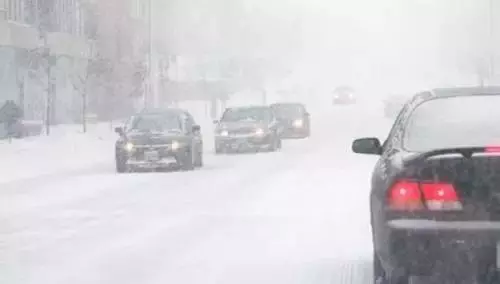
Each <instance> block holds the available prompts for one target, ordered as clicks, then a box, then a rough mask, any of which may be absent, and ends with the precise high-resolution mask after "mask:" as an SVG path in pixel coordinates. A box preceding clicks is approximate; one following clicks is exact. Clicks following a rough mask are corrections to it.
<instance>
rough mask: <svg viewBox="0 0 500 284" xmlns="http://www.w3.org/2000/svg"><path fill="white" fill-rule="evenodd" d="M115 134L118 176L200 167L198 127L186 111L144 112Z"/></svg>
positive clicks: (201, 164)
mask: <svg viewBox="0 0 500 284" xmlns="http://www.w3.org/2000/svg"><path fill="white" fill-rule="evenodd" d="M115 131H116V132H117V133H118V134H119V135H120V138H119V139H118V141H117V142H116V146H115V157H116V170H117V172H119V173H123V172H131V171H134V170H139V169H149V170H154V169H168V168H172V167H177V168H180V169H182V170H193V169H194V168H195V167H201V166H203V139H202V136H201V132H200V126H199V125H197V124H196V123H195V121H194V118H193V116H192V115H191V114H189V113H188V112H187V111H184V110H180V109H165V110H153V111H143V112H140V113H138V114H136V115H134V116H132V117H131V118H130V119H129V120H128V122H127V123H126V126H125V127H124V128H121V127H118V128H116V129H115Z"/></svg>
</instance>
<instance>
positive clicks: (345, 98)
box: [333, 86, 356, 105]
mask: <svg viewBox="0 0 500 284" xmlns="http://www.w3.org/2000/svg"><path fill="white" fill-rule="evenodd" d="M354 103H356V97H355V91H354V89H353V88H351V87H348V86H340V87H337V88H335V90H333V104H334V105H349V104H354Z"/></svg>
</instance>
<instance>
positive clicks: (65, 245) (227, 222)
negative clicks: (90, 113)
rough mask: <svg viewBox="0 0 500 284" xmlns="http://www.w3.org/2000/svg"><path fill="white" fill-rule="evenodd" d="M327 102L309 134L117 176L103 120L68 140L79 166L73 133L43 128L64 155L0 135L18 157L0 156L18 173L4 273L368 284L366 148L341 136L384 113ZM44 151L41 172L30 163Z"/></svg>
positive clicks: (4, 233)
mask: <svg viewBox="0 0 500 284" xmlns="http://www.w3.org/2000/svg"><path fill="white" fill-rule="evenodd" d="M200 108H201V107H200ZM325 109H326V108H325V107H323V111H319V110H320V108H317V109H315V110H311V113H312V120H313V131H312V133H313V134H312V137H311V138H310V139H307V140H296V141H286V142H285V144H284V148H283V150H282V151H281V152H278V153H268V154H264V153H263V154H258V155H230V156H213V155H212V154H211V153H208V154H207V155H206V158H205V163H206V167H204V168H203V169H201V170H197V171H195V172H179V173H154V174H127V175H118V174H115V172H114V165H113V160H112V156H113V155H112V154H113V152H112V141H113V139H112V138H111V136H109V137H108V135H110V133H112V132H110V131H104V130H103V132H102V134H98V133H99V131H96V132H95V133H96V134H94V135H87V136H85V137H86V138H81V137H80V139H81V140H85V139H88V140H90V141H88V142H87V143H88V144H86V145H80V144H78V145H76V146H74V147H77V148H74V149H77V150H76V151H75V152H76V153H78V158H77V160H78V161H84V163H85V164H84V165H79V164H78V163H73V165H72V163H70V162H67V160H68V159H69V157H68V156H69V153H67V152H66V151H67V149H71V147H69V146H68V145H71V144H72V141H74V140H73V139H75V138H74V137H75V136H72V138H71V139H70V138H68V139H66V140H64V139H59V140H57V139H55V138H54V139H55V140H57V141H52V142H50V141H49V140H50V138H45V139H47V145H49V144H51V143H52V145H58V144H56V143H61V147H67V148H65V149H66V150H64V151H63V153H60V154H59V153H56V151H53V147H52V148H51V147H49V146H46V149H49V150H50V151H53V152H50V153H39V154H40V156H38V155H37V156H34V155H33V156H31V157H30V156H28V155H27V154H26V155H25V156H22V155H23V154H22V151H21V152H19V153H18V154H12V153H17V152H16V151H14V152H12V151H13V150H18V148H15V149H10V150H9V149H8V148H7V147H9V146H5V145H0V151H2V153H4V152H5V153H10V154H8V155H10V156H8V155H7V156H8V158H7V163H9V162H12V164H14V165H15V167H10V166H9V165H8V164H4V161H5V160H4V158H2V161H1V163H2V170H4V169H5V171H8V172H9V173H13V175H14V176H10V178H4V177H3V175H2V180H0V224H1V226H0V283H9V284H17V283H22V284H31V283H33V284H35V283H36V284H45V283H47V284H59V283H61V284H67V283H72V284H79V283H81V284H92V283H99V284H108V283H113V284H115V283H120V284H128V283H131V284H132V283H134V284H136V283H148V284H149V283H151V284H156V283H162V284H163V283H183V284H184V283H188V284H191V283H193V284H199V283H206V284H208V283H214V284H226V283H227V284H234V283H239V284H246V283H252V284H254V283H270V284H271V283H272V284H280V283H287V284H288V283H304V284H306V283H307V284H310V283H354V284H361V283H363V284H365V283H370V273H371V241H370V229H369V215H368V195H367V193H368V184H369V175H370V172H371V169H372V166H373V163H374V161H375V157H367V156H356V155H354V154H351V153H350V142H351V140H352V138H354V137H356V136H361V135H368V136H370V135H382V134H385V132H386V130H387V127H388V122H387V121H386V120H384V119H383V118H381V111H379V110H376V111H375V110H373V109H371V108H370V107H356V106H354V107H351V106H346V107H342V106H340V107H331V108H328V110H327V111H325ZM200 112H201V110H200ZM195 116H197V115H196V114H195ZM198 116H201V115H198ZM207 121H208V120H204V121H203V123H201V124H202V127H204V129H206V131H205V134H206V135H205V137H206V139H207V140H211V137H210V135H209V133H210V132H211V131H210V130H211V128H210V127H211V126H210V125H209V122H207ZM108 130H109V129H108ZM89 137H90V138H89ZM99 137H100V138H99ZM99 141H101V142H99ZM207 142H210V141H207ZM21 144H26V145H28V146H26V147H28V148H29V142H28V141H26V142H23V143H21ZM12 147H19V149H21V150H22V147H21V146H20V144H16V146H12ZM207 150H208V151H207V152H212V151H211V149H207ZM26 151H29V150H26ZM31 153H33V151H32V152H31ZM73 154H74V153H73ZM16 155H17V157H20V158H19V159H22V161H23V162H24V163H25V164H26V166H27V169H28V173H26V174H24V175H23V174H21V173H18V172H22V171H21V168H20V165H21V164H20V163H17V164H16V158H15V157H16ZM40 157H44V158H43V159H41V158H40ZM40 160H41V161H45V162H46V165H47V166H46V167H45V168H47V169H50V174H48V173H44V172H43V171H42V173H41V174H35V173H36V170H35V168H37V167H42V169H43V168H44V164H40ZM59 162H62V163H63V165H64V166H54V165H53V164H57V163H59Z"/></svg>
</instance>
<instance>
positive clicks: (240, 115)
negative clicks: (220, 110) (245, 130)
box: [221, 107, 272, 122]
mask: <svg viewBox="0 0 500 284" xmlns="http://www.w3.org/2000/svg"><path fill="white" fill-rule="evenodd" d="M271 117H272V114H271V109H270V108H267V107H255V108H234V109H228V110H226V111H225V112H224V115H222V119H221V121H224V122H239V121H255V122H260V121H269V120H271Z"/></svg>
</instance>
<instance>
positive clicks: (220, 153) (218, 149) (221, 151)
mask: <svg viewBox="0 0 500 284" xmlns="http://www.w3.org/2000/svg"><path fill="white" fill-rule="evenodd" d="M222 154H224V151H223V150H222V148H215V155H222Z"/></svg>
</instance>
